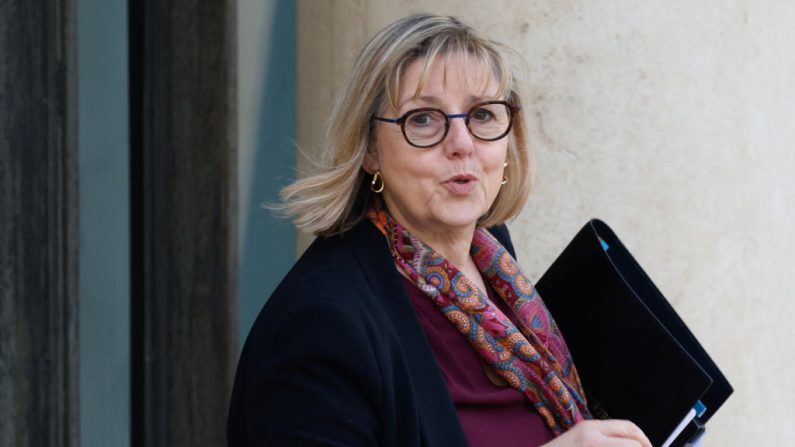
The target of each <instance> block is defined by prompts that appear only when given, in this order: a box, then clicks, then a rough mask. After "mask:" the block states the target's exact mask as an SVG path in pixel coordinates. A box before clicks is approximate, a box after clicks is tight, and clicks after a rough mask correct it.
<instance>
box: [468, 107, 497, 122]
mask: <svg viewBox="0 0 795 447" xmlns="http://www.w3.org/2000/svg"><path fill="white" fill-rule="evenodd" d="M469 119H470V120H473V121H476V122H479V123H484V122H487V121H491V120H493V119H494V113H492V111H491V110H489V109H487V108H484V107H479V108H477V109H473V110H472V111H471V112H469Z"/></svg>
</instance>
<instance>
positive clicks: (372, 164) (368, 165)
mask: <svg viewBox="0 0 795 447" xmlns="http://www.w3.org/2000/svg"><path fill="white" fill-rule="evenodd" d="M362 168H364V170H365V171H367V173H368V174H373V173H375V172H376V171H380V170H381V164H380V163H379V161H378V152H377V151H376V149H375V148H373V147H370V148H368V149H367V153H366V154H364V160H363V161H362Z"/></svg>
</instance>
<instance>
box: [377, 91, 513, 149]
mask: <svg viewBox="0 0 795 447" xmlns="http://www.w3.org/2000/svg"><path fill="white" fill-rule="evenodd" d="M490 104H502V105H504V106H505V107H507V108H508V112H509V113H510V117H509V118H508V127H507V128H506V129H505V132H503V133H502V134H501V135H499V136H497V137H494V138H483V137H479V136H477V135H475V133H474V132H473V131H472V128H471V127H469V119H470V117H471V116H472V113H473V112H475V111H476V110H477V109H478V108H480V107H483V106H486V105H490ZM521 110H522V108H521V107H518V106H515V105H513V104H511V103H509V102H508V101H485V102H479V103H477V104H475V105H473V106H472V107H470V108H469V110H468V111H467V113H452V114H447V113H445V111H444V110H442V109H438V108H436V107H421V108H419V109H411V110H409V111H408V112H406V113H404V114H403V115H401V116H400V117H399V118H384V117H381V116H375V115H373V116H372V117H371V119H373V120H377V121H383V122H385V123H392V124H397V125H399V126H400V130H401V132H403V138H404V139H405V140H406V142H407V143H408V144H409V145H411V146H414V147H417V148H421V149H424V148H428V147H433V146H436V145H437V144H439V143H441V142H442V141H444V139H445V138H447V132H448V131H450V120H451V119H453V118H464V123H465V124H466V126H467V130H468V131H469V134H470V135H472V136H473V137H475V138H477V139H478V140H481V141H497V140H499V139H502V138H505V136H506V135H508V133H509V132H510V131H511V128H512V127H513V118H514V117H515V116H516V114H517V113H518V112H519V111H521ZM418 112H439V113H440V114H442V115H443V116H444V133H442V136H441V137H440V138H439V141H436V142H434V143H433V144H424V145H421V144H414V143H412V142H411V140H410V139H409V137H408V135H406V119H407V118H408V117H409V116H410V115H412V114H414V113H418Z"/></svg>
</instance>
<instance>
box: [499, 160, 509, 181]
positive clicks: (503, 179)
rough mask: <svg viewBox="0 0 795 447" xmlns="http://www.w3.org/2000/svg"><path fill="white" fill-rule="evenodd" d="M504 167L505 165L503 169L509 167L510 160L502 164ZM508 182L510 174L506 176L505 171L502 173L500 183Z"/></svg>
mask: <svg viewBox="0 0 795 447" xmlns="http://www.w3.org/2000/svg"><path fill="white" fill-rule="evenodd" d="M502 167H503V169H505V168H507V167H508V162H507V161H506V162H505V164H504V165H502ZM506 183H508V176H506V175H505V174H504V173H503V174H502V181H501V182H500V185H504V184H506Z"/></svg>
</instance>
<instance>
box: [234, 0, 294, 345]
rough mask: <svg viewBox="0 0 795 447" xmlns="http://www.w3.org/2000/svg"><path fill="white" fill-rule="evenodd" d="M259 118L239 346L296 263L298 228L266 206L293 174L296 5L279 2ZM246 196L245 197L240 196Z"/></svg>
mask: <svg viewBox="0 0 795 447" xmlns="http://www.w3.org/2000/svg"><path fill="white" fill-rule="evenodd" d="M274 4H275V7H274V11H273V15H272V22H271V24H270V26H269V28H268V33H269V34H270V39H266V41H269V45H270V48H267V49H263V50H264V51H266V52H267V54H268V57H267V59H266V60H265V67H264V70H263V73H264V77H265V85H264V87H263V89H262V98H261V100H260V114H259V118H258V121H257V136H256V148H255V154H254V157H253V160H254V162H253V163H254V165H253V167H252V172H251V176H252V178H251V183H250V188H251V189H250V192H249V194H248V195H247V196H248V200H247V202H246V203H241V204H240V205H241V206H245V207H247V212H246V213H244V214H243V215H244V216H245V225H244V226H243V227H242V228H244V229H245V230H244V231H245V233H244V234H242V235H241V237H240V243H241V246H240V285H239V286H240V300H239V301H240V326H239V327H240V346H241V347H242V346H243V341H244V340H245V337H246V335H247V334H248V331H249V329H250V327H251V324H252V323H253V322H254V319H255V318H256V316H257V314H258V313H259V311H260V309H261V308H262V305H263V304H264V303H265V301H266V300H267V298H268V296H270V294H271V292H272V291H273V289H274V288H275V287H276V285H277V284H278V283H279V281H280V280H281V278H282V277H283V276H284V275H285V273H287V270H289V268H290V267H291V266H292V264H293V262H294V261H295V229H294V227H293V224H292V222H290V221H289V220H287V219H280V218H278V217H276V216H274V215H273V213H272V212H271V211H268V210H265V209H263V208H262V205H263V204H264V203H274V202H276V201H277V199H278V193H279V189H281V188H282V187H283V186H285V185H286V184H287V183H289V182H290V181H291V180H292V179H293V178H294V172H295V143H294V142H295V132H296V104H295V101H296V99H295V98H296V95H295V90H296V73H295V66H296V55H295V52H296V37H295V35H296V29H295V22H296V6H295V2H294V1H292V0H276V1H275V3H274ZM244 197H246V195H241V198H244Z"/></svg>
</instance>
